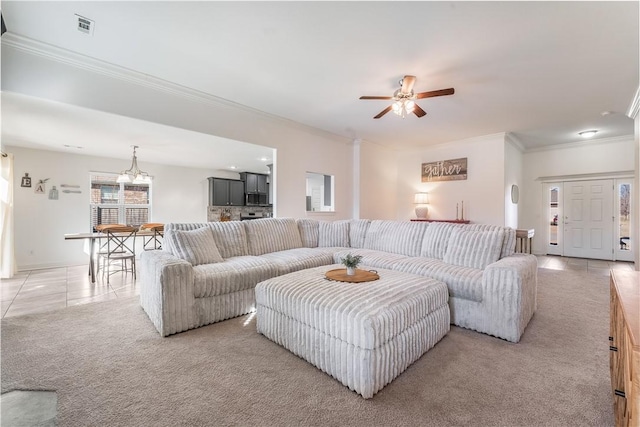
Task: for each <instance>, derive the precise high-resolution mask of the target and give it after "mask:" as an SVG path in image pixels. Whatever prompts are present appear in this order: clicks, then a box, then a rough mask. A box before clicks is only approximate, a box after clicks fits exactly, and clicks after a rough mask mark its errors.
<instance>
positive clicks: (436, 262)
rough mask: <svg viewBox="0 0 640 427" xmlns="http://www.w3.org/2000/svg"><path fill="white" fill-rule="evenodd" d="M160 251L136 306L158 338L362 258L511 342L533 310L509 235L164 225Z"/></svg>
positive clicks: (337, 225) (532, 286) (392, 228)
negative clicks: (272, 282)
mask: <svg viewBox="0 0 640 427" xmlns="http://www.w3.org/2000/svg"><path fill="white" fill-rule="evenodd" d="M163 248H164V249H163V250H159V251H147V252H144V253H142V254H141V257H140V267H139V268H140V270H139V271H140V277H141V282H140V283H141V288H140V303H141V306H142V307H143V309H144V310H145V312H146V313H147V314H148V316H149V318H150V319H151V321H152V323H153V324H154V325H155V327H156V329H157V330H158V332H160V335H162V336H168V335H171V334H175V333H178V332H182V331H186V330H189V329H193V328H197V327H200V326H204V325H208V324H211V323H214V322H218V321H221V320H225V319H229V318H232V317H235V316H240V315H243V314H246V313H249V312H251V311H253V310H254V305H255V296H254V288H255V286H256V284H258V283H259V282H261V281H264V280H267V279H270V278H272V277H275V276H280V275H283V274H287V273H291V272H294V271H298V270H302V269H307V268H313V267H319V266H325V265H331V264H334V263H339V262H340V260H341V258H342V257H344V256H345V255H346V254H348V253H351V254H354V255H355V254H357V255H361V256H362V265H363V266H364V267H362V268H373V269H375V268H381V269H382V268H384V269H389V270H396V271H402V272H406V273H412V274H416V275H421V276H428V277H431V278H434V279H437V280H439V281H442V282H444V283H446V285H447V288H448V291H449V307H450V311H451V323H452V324H454V325H457V326H461V327H463V328H468V329H472V330H475V331H478V332H482V333H485V334H489V335H493V336H496V337H499V338H503V339H505V340H508V341H512V342H518V341H519V340H520V337H521V335H522V334H523V332H524V330H525V327H526V326H527V324H528V323H529V320H530V319H531V317H532V316H533V313H534V311H535V309H536V288H537V261H536V258H535V257H534V256H532V255H528V254H517V253H514V249H515V230H513V229H511V228H507V227H499V226H493V225H483V224H465V225H463V224H450V223H427V222H409V221H406V222H403V221H384V220H366V219H358V220H345V221H335V222H327V221H317V220H313V219H298V220H296V219H292V218H267V219H259V220H252V221H245V222H239V221H230V222H209V223H189V224H167V225H166V226H165V236H164V243H163Z"/></svg>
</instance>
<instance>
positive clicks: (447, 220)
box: [411, 218, 471, 224]
mask: <svg viewBox="0 0 640 427" xmlns="http://www.w3.org/2000/svg"><path fill="white" fill-rule="evenodd" d="M411 221H420V222H451V223H453V224H469V223H470V222H471V221H469V220H468V219H422V218H413V219H411Z"/></svg>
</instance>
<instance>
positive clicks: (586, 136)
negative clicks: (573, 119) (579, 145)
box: [578, 129, 598, 138]
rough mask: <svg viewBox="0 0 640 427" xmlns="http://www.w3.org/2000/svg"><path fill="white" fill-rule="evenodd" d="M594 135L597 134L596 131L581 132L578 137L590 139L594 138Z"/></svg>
mask: <svg viewBox="0 0 640 427" xmlns="http://www.w3.org/2000/svg"><path fill="white" fill-rule="evenodd" d="M596 133H598V131H597V130H595V129H592V130H583V131H582V132H578V135H580V136H581V137H583V138H591V137H593V136H595V134H596Z"/></svg>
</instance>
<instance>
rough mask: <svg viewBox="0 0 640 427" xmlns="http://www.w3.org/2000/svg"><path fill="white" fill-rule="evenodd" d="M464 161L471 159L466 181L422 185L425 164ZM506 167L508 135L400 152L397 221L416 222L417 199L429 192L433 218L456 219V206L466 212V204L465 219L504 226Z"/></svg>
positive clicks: (490, 136) (500, 134)
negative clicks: (441, 161)
mask: <svg viewBox="0 0 640 427" xmlns="http://www.w3.org/2000/svg"><path fill="white" fill-rule="evenodd" d="M462 157H466V158H467V179H466V180H461V181H439V182H425V183H423V182H421V165H422V163H425V162H435V161H439V160H450V159H457V158H462ZM504 163H505V134H504V133H499V134H494V135H488V136H484V137H478V138H472V139H466V140H463V141H454V142H450V143H446V144H441V145H438V146H434V147H425V148H423V149H420V150H410V151H402V152H400V153H399V154H398V168H397V170H398V188H397V193H398V196H397V197H398V199H397V211H396V218H397V219H399V220H407V219H410V218H415V212H414V209H415V206H414V204H413V195H414V194H415V193H417V192H428V193H429V218H432V219H455V217H456V203H458V204H460V210H462V201H464V218H465V219H468V220H471V222H474V223H485V224H496V225H504V222H505V197H504V193H505V175H504ZM461 213H462V212H461Z"/></svg>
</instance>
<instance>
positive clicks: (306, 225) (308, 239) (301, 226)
mask: <svg viewBox="0 0 640 427" xmlns="http://www.w3.org/2000/svg"><path fill="white" fill-rule="evenodd" d="M296 223H297V224H298V231H299V232H300V238H301V239H302V246H303V247H305V248H317V247H318V233H319V229H320V221H318V220H317V219H310V218H301V219H297V220H296Z"/></svg>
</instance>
